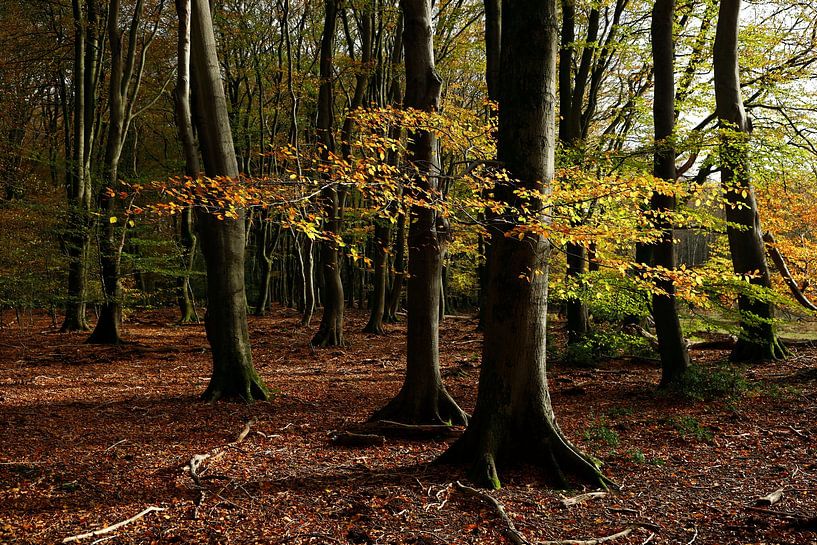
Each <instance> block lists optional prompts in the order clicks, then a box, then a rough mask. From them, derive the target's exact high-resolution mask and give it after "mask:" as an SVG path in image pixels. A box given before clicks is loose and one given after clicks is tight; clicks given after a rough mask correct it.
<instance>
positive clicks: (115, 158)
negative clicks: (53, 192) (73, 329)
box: [88, 0, 152, 344]
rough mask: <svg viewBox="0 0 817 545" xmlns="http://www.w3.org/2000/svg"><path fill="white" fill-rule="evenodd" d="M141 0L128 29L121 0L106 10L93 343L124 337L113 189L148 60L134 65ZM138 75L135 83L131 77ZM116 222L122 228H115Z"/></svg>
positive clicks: (120, 234) (121, 236)
mask: <svg viewBox="0 0 817 545" xmlns="http://www.w3.org/2000/svg"><path fill="white" fill-rule="evenodd" d="M143 7H144V3H143V0H137V2H136V4H135V6H134V8H133V16H132V18H131V21H130V28H129V32H128V34H127V36H128V38H129V39H128V41H127V45H126V44H125V41H124V37H125V33H124V32H123V31H121V30H120V29H119V11H120V2H119V0H111V2H110V5H109V8H108V9H109V13H108V43H109V46H110V51H111V67H110V77H109V79H110V81H109V92H108V102H109V105H108V106H109V112H110V115H109V117H108V134H107V141H106V146H105V160H104V180H105V182H104V187H103V188H102V191H100V193H99V208H100V211H101V214H102V217H103V221H102V225H101V229H102V231H103V233H102V236H101V237H100V240H99V261H100V265H101V267H100V268H101V271H100V273H101V274H100V275H101V278H102V292H103V294H104V300H103V302H102V306H101V308H100V312H99V319H98V320H97V323H96V327H95V328H94V331H93V333H91V336H90V337H89V338H88V342H89V343H94V344H119V343H121V342H122V337H121V332H120V330H121V327H122V283H121V279H120V273H121V271H120V269H121V261H122V259H121V258H122V248H123V246H124V242H125V235H126V233H127V227H128V226H127V224H126V223H124V222H123V224H122V225H121V226H119V222H118V221H114V220H115V219H116V215H115V214H116V212H117V209H118V206H117V200H116V197H115V195H114V194H115V192H116V190H117V188H118V186H119V176H118V174H119V161H120V158H121V156H122V148H123V147H124V144H125V138H126V137H127V132H128V126H129V124H130V122H131V120H132V117H133V103H134V101H135V100H136V96H137V94H138V92H139V84H140V82H141V79H142V70H143V69H144V62H142V63H139V65H138V66H136V60H137V47H138V46H137V43H138V37H139V29H140V24H141V20H142V11H143ZM151 41H152V37H148V38H144V39H143V41H142V45H141V48H142V50H141V52H140V53H141V59H142V60H144V56H145V54H146V52H147V48H148V47H149V45H150V42H151ZM134 75H135V83H134V84H133V88H132V87H131V85H132V81H131V80H132V79H133V77H134ZM117 227H118V229H119V230H117Z"/></svg>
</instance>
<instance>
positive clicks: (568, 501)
mask: <svg viewBox="0 0 817 545" xmlns="http://www.w3.org/2000/svg"><path fill="white" fill-rule="evenodd" d="M606 495H607V492H588V493H586V494H579V495H578V496H573V497H572V498H562V500H561V503H562V507H565V508H567V507H573V506H574V505H579V504H580V503H584V502H586V501H588V500H594V499H596V498H603V497H604V496H606Z"/></svg>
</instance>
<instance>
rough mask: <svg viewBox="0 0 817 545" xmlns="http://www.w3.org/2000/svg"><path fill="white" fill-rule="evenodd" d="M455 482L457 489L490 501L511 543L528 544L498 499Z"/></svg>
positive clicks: (515, 544)
mask: <svg viewBox="0 0 817 545" xmlns="http://www.w3.org/2000/svg"><path fill="white" fill-rule="evenodd" d="M455 484H456V485H457V489H458V490H460V491H462V492H465V493H466V494H468V495H470V496H474V497H476V498H479V499H481V500H482V501H485V502H487V503H490V504H491V505H492V506H493V508H494V509H495V510H496V512H497V513H498V514H499V518H501V519H502V522H503V523H504V524H505V530H504V531H503V533H504V534H505V537H507V538H508V540H510V542H511V543H513V544H514V545H530V542H529V541H528V540H527V539H525V537H524V536H523V535H522V534H520V533H519V530H517V529H516V526H514V524H513V521H512V520H511V518H510V517H509V516H508V513H506V512H505V508H504V507H503V506H502V504H501V503H499V501H498V500H497V499H496V498H494V497H493V496H491V495H490V494H486V493H485V492H480V491H479V490H477V489H476V488H471V487H470V486H465V485H464V484H462V483H461V482H459V481H457V482H456V483H455Z"/></svg>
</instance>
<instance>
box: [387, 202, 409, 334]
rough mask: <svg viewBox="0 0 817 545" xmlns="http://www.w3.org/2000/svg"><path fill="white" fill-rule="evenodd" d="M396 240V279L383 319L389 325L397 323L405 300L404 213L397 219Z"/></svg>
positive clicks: (393, 282)
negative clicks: (401, 305) (402, 302)
mask: <svg viewBox="0 0 817 545" xmlns="http://www.w3.org/2000/svg"><path fill="white" fill-rule="evenodd" d="M394 238H395V240H394V246H395V251H394V279H393V280H392V283H391V291H389V301H388V304H387V305H386V313H385V316H384V317H383V319H384V320H385V321H386V323H389V324H395V323H397V312H398V311H399V310H400V301H402V299H403V284H404V283H405V277H406V265H405V263H406V215H405V214H404V213H401V214H400V217H398V218H397V234H396V236H395V237H394Z"/></svg>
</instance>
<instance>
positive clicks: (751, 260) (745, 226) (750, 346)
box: [713, 0, 786, 361]
mask: <svg viewBox="0 0 817 545" xmlns="http://www.w3.org/2000/svg"><path fill="white" fill-rule="evenodd" d="M739 19H740V0H722V1H721V4H720V7H719V10H718V26H717V31H716V34H715V48H714V54H713V63H714V74H715V102H716V110H717V115H718V119H719V120H720V124H721V127H722V129H723V132H722V136H721V150H720V154H721V183H722V184H723V188H724V192H725V194H726V221H727V228H726V234H727V237H728V239H729V250H730V252H731V254H732V268H733V270H734V272H735V274H737V275H740V276H743V275H750V274H753V273H759V274H755V275H754V276H752V278H751V280H750V283H751V284H752V285H754V286H759V287H762V288H770V287H771V280H770V278H769V267H768V265H767V263H766V252H765V247H764V244H763V231H762V229H761V226H760V214H759V213H758V208H757V201H756V200H755V194H754V190H753V189H752V185H751V175H750V174H751V173H750V168H751V167H750V164H749V153H748V145H749V137H750V132H751V122H750V121H749V119H748V118H747V116H746V111H745V110H744V108H743V99H742V97H741V93H740V67H739V65H738V21H739ZM738 307H739V309H740V314H741V319H740V327H741V333H740V336H739V338H738V342H737V344H736V345H735V348H734V350H733V351H732V356H731V357H732V360H734V361H747V360H775V359H780V358H783V357H785V355H786V349H785V347H784V346H783V344H782V343H781V342H780V340H779V339H778V338H777V335H776V334H775V328H774V323H773V320H774V316H773V314H774V313H773V306H772V303H771V302H770V301H768V300H764V299H762V298H759V297H757V296H756V295H754V294H751V293H744V294H741V295H739V296H738Z"/></svg>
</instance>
